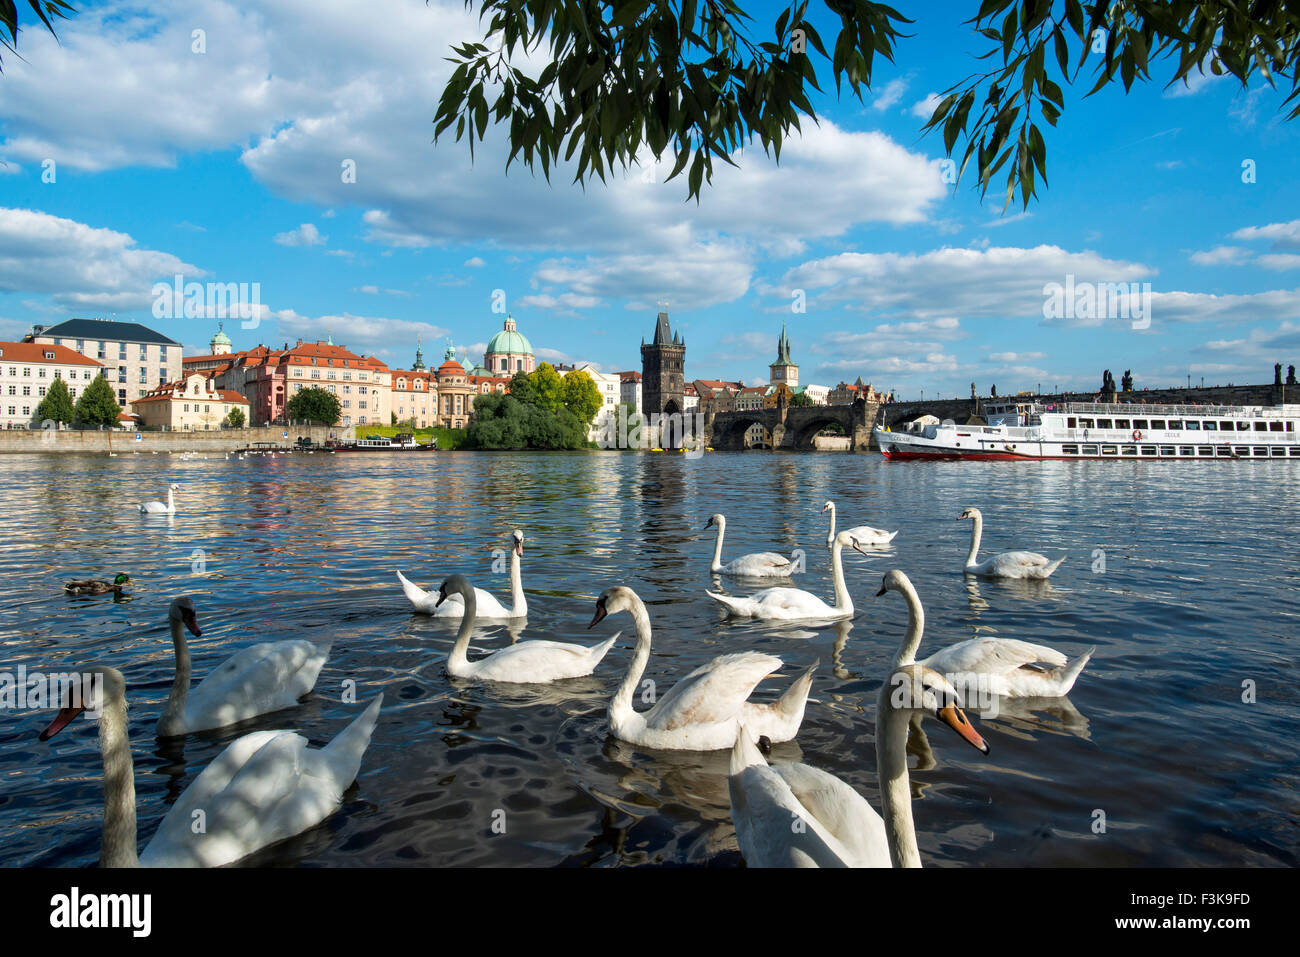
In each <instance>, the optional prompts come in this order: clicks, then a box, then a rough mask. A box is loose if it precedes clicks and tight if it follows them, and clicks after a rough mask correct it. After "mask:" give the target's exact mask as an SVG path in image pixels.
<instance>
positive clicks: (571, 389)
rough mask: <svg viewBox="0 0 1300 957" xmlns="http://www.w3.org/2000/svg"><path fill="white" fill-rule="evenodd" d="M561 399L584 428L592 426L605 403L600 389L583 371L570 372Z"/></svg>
mask: <svg viewBox="0 0 1300 957" xmlns="http://www.w3.org/2000/svg"><path fill="white" fill-rule="evenodd" d="M560 398H561V400H562V401H563V402H564V407H565V408H566V409H568V410H569V411H570V412H572V413H573V414H574V415H575V416H576V417H577V419H578V421H579V422H582V423H583V427H584V428H585V427H586V426H589V425H591V423H592V420H594V419H595V418H596V413H597V412H599V411H600V406H601V404H602V402H603V401H604V400H603V399H602V397H601V394H600V387H599V386H597V385H596V382H595V380H594V379H592V377H591V376H589V375H587V373H586V371H583V370H579V371H578V372H570V373H569V374H568V375H566V376H565V377H564V384H563V386H562V387H561V389H560Z"/></svg>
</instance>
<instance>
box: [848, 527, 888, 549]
mask: <svg viewBox="0 0 1300 957" xmlns="http://www.w3.org/2000/svg"><path fill="white" fill-rule="evenodd" d="M847 531H848V532H849V534H851V535H852V536H853V537H854V538H856V539H857V540H858V541H859V542H861V543H862V544H864V545H871V544H875V543H879V542H888V541H891V540H892V539H893V537H894V536H895V535H897V534H898V532H887V531H885V530H884V529H883V528H872V527H871V526H870V525H858V526H857V527H855V528H850V529H848V530H847Z"/></svg>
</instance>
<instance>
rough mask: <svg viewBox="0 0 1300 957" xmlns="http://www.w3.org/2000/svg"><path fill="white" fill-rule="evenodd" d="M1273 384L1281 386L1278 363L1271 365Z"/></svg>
mask: <svg viewBox="0 0 1300 957" xmlns="http://www.w3.org/2000/svg"><path fill="white" fill-rule="evenodd" d="M1291 368H1293V369H1294V368H1295V366H1292V367H1291ZM1273 384H1274V385H1281V384H1282V363H1280V362H1274V363H1273Z"/></svg>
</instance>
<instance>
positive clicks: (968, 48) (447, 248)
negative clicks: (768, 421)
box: [0, 0, 1300, 396]
mask: <svg viewBox="0 0 1300 957" xmlns="http://www.w3.org/2000/svg"><path fill="white" fill-rule="evenodd" d="M910 6H911V9H909V7H908V6H906V5H905V6H903V7H902V9H903V11H904V12H905V13H907V14H908V15H909V16H912V17H914V18H915V19H916V21H917V22H916V24H915V25H914V26H913V27H911V28H909V31H910V32H911V33H913V34H915V35H914V36H913V37H911V38H910V39H906V40H904V41H902V43H901V45H900V48H899V51H898V56H897V60H898V62H897V64H896V65H891V64H889V63H887V62H884V61H881V62H880V63H879V65H878V68H877V74H876V77H875V82H874V87H873V90H872V91H871V92H870V93H869V94H867V96H866V98H865V102H863V103H859V102H858V101H857V100H856V99H854V98H852V97H851V96H848V95H846V96H845V97H843V98H841V99H838V100H837V99H836V98H835V97H834V95H833V89H834V87H833V84H831V83H830V82H829V78H828V77H827V82H824V83H823V86H824V87H825V88H826V89H827V90H828V91H831V95H829V96H824V97H820V98H817V99H816V100H815V101H814V102H815V105H816V106H817V108H818V110H819V112H820V113H821V115H822V117H823V119H822V123H821V125H820V126H819V127H815V126H812V125H811V124H805V125H806V129H805V134H804V136H803V137H802V138H801V139H800V140H799V141H797V142H791V143H789V144H788V145H787V146H786V148H785V151H784V152H783V154H782V163H781V164H780V166H779V167H778V166H777V165H776V164H774V163H773V162H772V161H771V160H770V159H769V158H767V157H764V156H763V155H762V153H761V150H760V149H759V148H758V147H757V146H755V147H754V148H753V149H752V150H750V151H747V152H746V153H745V154H743V155H741V156H739V157H737V162H738V163H739V166H740V168H739V169H727V168H721V167H720V168H719V169H718V172H717V174H716V175H715V179H714V186H713V187H712V188H706V190H705V192H704V195H703V198H702V201H701V202H700V203H699V204H698V206H697V205H696V204H695V203H694V202H687V201H686V199H685V183H684V177H682V178H679V179H677V180H674V181H672V182H667V183H665V182H661V180H662V175H660V176H658V177H655V176H654V175H643V174H642V172H640V171H633V172H631V173H630V174H628V175H627V176H623V175H621V174H619V175H616V176H615V178H614V179H613V180H612V181H611V182H610V184H609V185H607V186H602V185H601V184H600V183H599V182H597V183H595V184H591V185H588V187H587V189H586V190H585V192H584V191H583V190H582V189H580V188H579V187H576V186H571V185H569V180H570V179H571V178H572V177H571V176H564V175H563V174H562V173H561V174H560V175H557V176H555V177H553V178H552V184H551V185H548V184H547V183H546V182H545V181H544V180H543V179H542V178H541V176H540V174H539V175H538V176H537V177H533V176H531V175H530V174H529V173H527V171H525V170H523V169H521V168H515V169H512V171H511V172H510V174H509V175H508V176H507V175H506V174H505V173H504V172H503V167H504V148H503V146H504V144H503V141H502V138H501V137H500V136H499V135H497V136H494V135H493V134H492V133H491V132H490V133H489V143H488V144H486V146H485V147H484V148H483V149H481V150H479V151H478V154H477V156H478V158H477V162H476V163H475V164H473V165H472V166H471V164H470V159H469V152H468V149H467V148H465V146H464V144H456V143H454V142H451V141H450V140H448V141H445V142H444V143H442V144H440V145H439V146H437V147H435V146H434V145H433V144H432V133H433V125H432V118H433V114H434V109H435V104H436V101H437V96H438V94H439V92H440V90H441V84H442V81H443V80H444V79H445V77H446V75H447V73H448V71H449V67H448V66H447V64H446V63H445V61H443V59H442V57H443V55H444V53H445V51H446V48H447V46H448V44H449V43H452V42H459V41H461V40H464V39H469V38H475V37H477V36H478V34H477V33H475V18H474V16H473V14H472V13H470V12H467V11H466V10H465V9H464V7H463V6H462V4H461V3H460V2H459V0H455V2H441V0H434V2H431V3H429V4H427V5H426V4H425V3H424V2H423V0H395V2H393V3H390V4H384V5H383V7H382V9H383V10H384V11H385V19H383V20H382V21H380V20H379V19H378V18H377V17H376V15H375V10H376V9H378V8H376V7H375V6H374V5H373V4H368V3H365V2H363V0H347V2H342V0H266V2H262V3H258V4H254V5H247V4H235V3H232V2H228V0H190V2H180V0H177V2H164V3H156V4H151V5H150V6H149V7H137V6H135V5H132V4H129V3H127V4H115V5H113V6H112V8H111V9H108V8H105V7H103V6H99V5H86V6H84V7H83V8H82V9H81V11H80V12H79V14H78V15H77V16H76V17H75V18H73V19H72V20H71V21H69V22H67V23H65V24H63V25H62V27H61V30H60V40H61V45H56V44H55V43H54V42H53V41H52V40H51V39H50V38H49V37H47V36H46V35H44V34H43V33H41V32H38V31H36V30H29V31H27V32H25V33H24V34H23V35H22V36H21V38H20V51H21V52H22V53H23V55H24V56H25V57H26V62H22V61H20V60H18V59H16V58H13V57H7V58H6V60H5V70H4V74H3V76H0V160H2V161H3V164H4V165H2V166H0V336H4V337H15V336H17V335H20V334H21V333H23V332H25V331H26V330H27V328H28V327H29V326H30V325H31V324H32V323H34V322H44V323H48V322H52V321H57V320H59V319H63V318H67V317H70V316H87V315H90V316H110V315H116V316H117V317H118V318H130V319H135V320H138V321H143V322H146V323H147V324H150V325H152V326H154V327H156V328H158V329H160V330H161V331H163V332H166V333H167V334H169V335H171V336H173V337H174V338H176V339H178V340H180V341H181V342H182V343H184V344H185V346H186V353H187V354H189V353H192V352H200V351H206V342H207V340H208V338H209V337H210V336H211V335H212V333H213V331H215V327H216V321H215V320H214V319H210V318H207V317H198V318H190V319H175V320H157V319H155V318H154V317H153V315H152V314H151V306H152V302H153V296H152V294H151V289H152V287H153V284H154V283H155V282H157V281H160V280H161V281H168V282H169V281H171V279H172V277H173V276H174V275H175V274H176V273H178V272H179V273H182V274H184V275H185V277H186V279H187V280H197V281H200V282H204V281H213V282H246V283H253V282H256V283H259V284H260V291H261V302H262V305H263V306H264V309H265V313H264V316H263V318H262V319H261V321H260V324H259V326H258V328H256V329H251V330H247V329H242V328H239V325H240V324H239V323H238V322H227V323H226V326H227V332H229V333H230V334H231V336H232V338H233V340H234V342H235V346H236V348H244V347H248V346H252V345H255V344H257V343H258V342H264V343H267V344H277V345H278V344H280V343H282V342H283V341H285V340H293V339H296V338H300V337H301V338H305V339H307V338H324V337H325V336H327V335H332V336H333V338H334V340H335V341H336V342H340V343H343V344H346V345H348V346H349V347H351V348H353V349H354V350H356V351H358V352H365V353H373V354H377V355H379V356H380V357H381V358H383V359H384V360H385V361H386V362H389V363H390V364H393V365H401V366H409V364H410V362H411V359H412V357H413V353H414V347H415V338H416V336H417V335H422V336H423V338H424V341H425V352H426V358H430V357H432V356H435V355H437V356H440V355H441V352H442V350H443V348H444V347H445V342H444V341H443V340H444V338H445V337H447V336H450V337H452V339H453V340H454V341H455V343H456V345H457V346H458V347H468V348H469V350H470V355H471V357H472V358H478V357H479V355H480V354H481V351H482V347H483V343H484V342H486V340H487V339H488V337H489V336H490V335H491V334H492V333H493V332H494V331H495V330H496V329H498V328H500V323H501V320H502V318H503V317H502V316H500V315H497V314H494V313H493V311H492V303H493V298H492V297H493V293H494V291H496V290H501V291H503V293H504V296H505V304H506V306H507V308H508V309H509V310H510V311H511V312H512V313H513V314H514V317H515V319H516V321H517V322H518V323H519V327H520V329H521V331H523V332H524V333H525V334H527V335H528V336H529V338H530V339H531V340H532V343H533V345H534V348H535V349H536V350H537V352H538V354H539V356H540V357H541V358H543V359H548V360H550V361H559V360H563V361H574V360H589V361H592V362H595V363H597V364H598V365H599V366H600V367H601V368H604V369H606V370H609V371H616V370H621V369H629V368H639V367H640V356H639V351H638V345H639V343H640V340H641V337H642V336H643V335H649V334H650V333H651V332H652V330H653V326H654V313H655V311H656V302H657V301H658V300H659V299H666V300H668V301H669V303H670V306H669V311H670V313H671V315H672V318H673V322H674V325H675V326H678V327H680V328H681V330H682V332H683V334H684V335H685V336H686V338H687V344H688V351H687V375H688V376H689V377H690V378H728V379H737V378H738V379H744V380H746V381H750V382H758V381H765V380H766V376H767V363H768V362H769V361H770V360H771V359H772V358H773V356H774V355H775V347H776V339H777V336H778V335H779V333H780V329H781V325H782V323H783V322H784V323H787V324H788V326H789V329H790V336H791V339H792V342H793V352H794V358H795V359H796V361H798V362H799V363H800V365H801V367H802V369H801V378H802V380H803V381H811V382H817V383H822V384H826V385H834V384H835V383H836V382H838V381H839V380H840V379H841V378H846V379H850V380H852V379H853V378H855V377H857V376H858V375H861V376H862V377H863V378H864V379H865V380H868V381H871V382H874V383H875V384H876V385H877V386H878V387H882V388H896V389H898V390H899V391H900V393H901V394H903V395H905V396H915V395H917V394H919V393H920V391H921V390H922V389H924V390H925V392H926V394H928V395H933V394H936V393H938V394H965V393H966V392H967V391H968V390H969V386H970V382H971V381H972V380H973V381H975V382H977V383H978V384H979V385H980V388H981V391H987V387H988V385H990V384H996V385H997V386H998V390H999V392H1002V393H1009V392H1013V391H1016V390H1018V389H1026V388H1034V387H1036V386H1037V385H1039V384H1041V385H1042V386H1043V387H1044V388H1053V387H1057V386H1059V387H1062V388H1081V389H1093V388H1095V387H1096V386H1097V385H1098V384H1099V382H1100V378H1101V370H1102V369H1103V368H1107V367H1109V368H1110V369H1111V370H1113V371H1114V372H1115V373H1116V375H1117V377H1118V374H1119V372H1121V371H1122V370H1124V369H1130V368H1131V369H1132V370H1133V372H1134V376H1135V378H1136V380H1137V384H1138V385H1139V386H1142V385H1152V386H1157V385H1172V384H1176V383H1180V382H1186V378H1187V376H1188V375H1191V376H1192V377H1193V380H1194V381H1197V382H1199V381H1200V379H1201V378H1202V377H1204V379H1205V381H1206V382H1207V383H1216V382H1229V381H1232V382H1262V381H1268V380H1269V379H1271V376H1272V366H1273V363H1274V362H1275V361H1281V362H1283V363H1284V364H1287V363H1292V362H1294V363H1297V364H1300V189H1298V188H1297V184H1296V176H1297V172H1298V170H1297V162H1296V160H1295V156H1296V155H1297V153H1298V152H1300V149H1298V147H1300V126H1298V125H1297V124H1295V123H1291V124H1286V123H1284V122H1282V120H1281V119H1280V118H1279V116H1278V111H1277V108H1278V105H1279V104H1280V102H1281V98H1282V97H1281V95H1280V94H1277V93H1274V92H1272V91H1270V90H1268V89H1267V88H1266V87H1265V88H1261V89H1252V90H1250V91H1244V92H1243V91H1242V90H1240V89H1239V88H1238V87H1237V85H1236V84H1235V81H1232V80H1230V79H1201V78H1198V79H1197V82H1195V83H1193V84H1192V85H1191V87H1190V88H1183V87H1181V86H1180V87H1179V88H1176V89H1173V90H1168V91H1167V90H1164V89H1163V83H1164V82H1165V80H1167V78H1168V75H1169V73H1170V72H1171V70H1172V65H1171V64H1169V63H1163V64H1157V66H1156V68H1155V71H1154V72H1155V75H1156V77H1157V79H1158V82H1157V83H1154V84H1151V85H1147V86H1142V87H1137V88H1135V90H1134V91H1133V92H1132V93H1131V94H1129V95H1128V96H1125V95H1124V94H1123V92H1122V88H1120V87H1118V85H1117V86H1116V88H1115V89H1113V90H1107V91H1105V92H1103V93H1100V94H1098V95H1097V96H1094V97H1092V98H1090V99H1087V100H1084V99H1083V98H1082V97H1081V93H1082V92H1084V91H1083V90H1077V89H1076V90H1071V89H1068V88H1067V90H1066V95H1067V107H1066V110H1065V114H1064V116H1063V117H1062V120H1061V123H1060V125H1059V126H1058V128H1057V129H1055V130H1050V129H1047V128H1046V127H1044V129H1045V135H1046V136H1047V146H1048V167H1047V172H1048V177H1049V180H1050V187H1048V188H1046V189H1042V190H1040V192H1041V198H1040V200H1038V201H1037V202H1035V203H1033V204H1031V206H1030V208H1029V211H1028V213H1027V214H1024V213H1022V212H1021V210H1020V208H1019V207H1018V206H1013V207H1012V208H1011V209H1010V210H1009V211H1008V212H1007V214H1006V215H1003V213H1002V210H1001V196H992V195H990V197H989V199H988V200H987V201H986V202H984V203H981V201H980V199H979V196H978V194H977V193H976V191H975V190H974V189H972V188H971V186H970V184H969V183H968V182H963V184H961V185H960V186H959V187H958V188H957V189H956V191H955V192H954V191H953V190H952V188H951V187H950V186H947V185H945V184H944V183H943V182H942V170H941V166H940V160H941V159H942V157H943V152H942V143H941V142H940V140H939V138H938V137H937V136H924V137H923V136H922V135H921V133H920V129H921V127H922V126H923V125H924V119H925V118H928V115H929V114H928V110H926V109H925V108H924V106H923V105H922V104H923V103H924V102H925V100H926V98H927V97H928V96H930V95H932V94H934V93H937V92H939V91H942V90H943V89H945V88H947V87H948V86H949V85H951V84H952V83H954V82H956V81H957V80H959V79H961V78H962V77H964V76H965V75H966V73H967V72H969V71H970V70H972V69H973V68H974V66H975V61H974V60H973V59H972V56H971V55H972V53H974V52H978V51H981V50H982V49H983V41H982V40H981V41H979V42H977V38H975V37H973V36H972V34H971V33H970V31H969V28H967V27H965V26H963V25H962V21H963V20H964V19H965V18H966V17H968V16H969V15H970V13H971V11H972V10H973V9H974V8H975V7H976V6H977V4H974V3H946V2H945V3H932V4H925V5H921V4H913V5H910ZM752 9H754V10H755V18H756V22H757V23H758V24H759V25H760V26H759V27H758V28H756V29H757V30H760V31H761V34H762V35H763V36H764V37H766V35H768V34H769V33H770V30H771V23H772V21H773V20H774V19H775V16H776V13H777V11H778V10H779V7H778V5H776V4H763V5H761V6H759V7H757V8H752ZM824 20H825V18H819V19H818V20H817V21H816V22H818V24H819V26H820V28H821V32H822V34H823V36H824V37H826V38H827V42H828V43H829V42H831V39H830V38H831V36H832V35H833V33H832V31H833V27H832V25H831V24H829V23H827V22H824ZM194 30H202V31H204V32H203V35H202V36H203V41H204V46H205V48H206V52H204V53H197V52H194V49H193V47H194V45H195V44H194V39H193V38H194V33H193V31H194ZM1049 59H1050V58H1049ZM823 75H825V71H823ZM1089 86H1090V84H1089ZM1085 89H1086V88H1085ZM1040 125H1041V124H1040ZM51 160H52V161H53V164H54V165H53V170H54V181H53V182H44V181H43V178H42V172H43V170H45V169H48V168H49V163H48V162H47V161H51ZM348 160H351V161H353V162H354V163H355V169H356V181H355V182H344V181H343V176H342V175H341V169H342V164H343V163H344V162H345V161H348ZM1245 160H1252V161H1253V164H1254V168H1255V174H1256V181H1255V182H1254V183H1245V182H1243V181H1242V163H1243V161H1245ZM666 168H669V167H665V169H666ZM647 169H651V170H652V168H651V167H649V166H647ZM47 178H48V177H47ZM1067 274H1072V275H1074V276H1075V278H1076V281H1077V282H1091V283H1111V282H1138V283H1142V282H1149V283H1150V284H1151V290H1152V299H1151V320H1152V321H1151V324H1150V328H1149V329H1134V328H1132V323H1130V322H1127V321H1124V320H1118V319H1094V320H1068V321H1059V320H1058V321H1050V322H1049V321H1047V320H1045V319H1044V317H1043V301H1044V294H1043V289H1044V286H1045V285H1046V284H1048V283H1051V282H1064V281H1065V277H1066V275H1067ZM798 290H802V295H803V298H804V300H805V301H806V311H804V312H802V313H794V312H792V308H791V304H792V302H793V301H794V298H795V296H796V291H798Z"/></svg>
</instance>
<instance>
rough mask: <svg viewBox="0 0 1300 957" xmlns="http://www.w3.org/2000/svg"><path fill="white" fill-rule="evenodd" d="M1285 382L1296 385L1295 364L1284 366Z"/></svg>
mask: <svg viewBox="0 0 1300 957" xmlns="http://www.w3.org/2000/svg"><path fill="white" fill-rule="evenodd" d="M1286 384H1287V385H1297V383H1296V381H1295V366H1287V367H1286Z"/></svg>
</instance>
